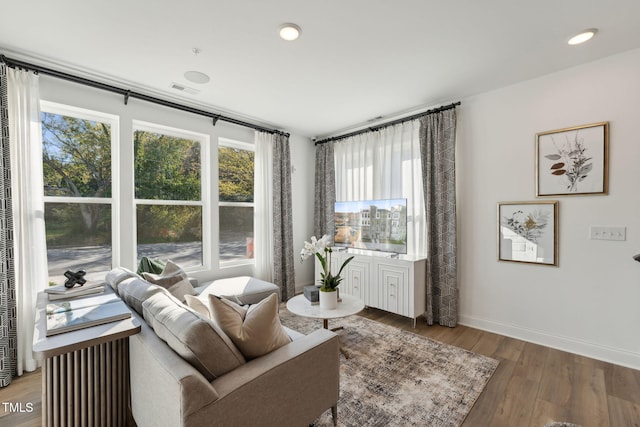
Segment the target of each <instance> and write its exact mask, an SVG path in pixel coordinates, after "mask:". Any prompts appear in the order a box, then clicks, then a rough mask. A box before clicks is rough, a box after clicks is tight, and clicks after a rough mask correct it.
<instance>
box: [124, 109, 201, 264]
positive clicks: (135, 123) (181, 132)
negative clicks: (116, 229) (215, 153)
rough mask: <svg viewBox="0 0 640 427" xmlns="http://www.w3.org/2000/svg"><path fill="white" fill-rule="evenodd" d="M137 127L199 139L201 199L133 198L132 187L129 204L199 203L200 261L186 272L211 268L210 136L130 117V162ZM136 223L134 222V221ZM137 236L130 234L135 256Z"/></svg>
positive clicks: (133, 158) (133, 177)
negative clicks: (200, 230) (200, 210)
mask: <svg viewBox="0 0 640 427" xmlns="http://www.w3.org/2000/svg"><path fill="white" fill-rule="evenodd" d="M136 131H143V132H151V133H160V134H164V135H167V136H172V137H175V138H182V139H189V140H192V141H197V142H199V143H200V200H199V201H194V200H156V199H153V200H149V199H136V198H135V190H132V192H131V194H132V195H133V201H132V204H133V206H134V212H135V211H136V208H137V206H138V205H171V206H201V207H202V265H201V266H192V267H187V268H185V270H186V271H188V272H194V271H200V270H211V268H212V260H211V254H212V246H213V242H212V240H213V239H212V238H211V219H210V218H211V200H210V197H209V194H211V166H210V162H209V159H210V147H211V138H210V136H209V135H206V134H203V133H198V132H193V131H189V130H185V129H178V128H174V127H170V126H165V125H161V124H157V123H151V122H145V121H141V120H132V121H131V164H132V166H133V164H134V162H135V154H134V146H133V145H134V144H133V140H134V138H133V134H134V132H136ZM134 175H135V172H133V173H132V180H131V185H132V186H134V187H135V176H134ZM136 227H137V224H136ZM137 248H138V237H137V233H136V234H134V236H133V252H134V254H135V258H136V259H137V258H138V249H137Z"/></svg>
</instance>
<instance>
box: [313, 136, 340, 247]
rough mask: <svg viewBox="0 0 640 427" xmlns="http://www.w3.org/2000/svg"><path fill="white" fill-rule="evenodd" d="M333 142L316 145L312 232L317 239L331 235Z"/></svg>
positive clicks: (333, 201)
mask: <svg viewBox="0 0 640 427" xmlns="http://www.w3.org/2000/svg"><path fill="white" fill-rule="evenodd" d="M335 163H336V162H335V158H334V157H333V143H332V142H328V143H325V144H318V145H316V181H315V192H316V194H315V202H314V211H315V215H314V217H313V220H314V221H313V234H314V235H315V236H316V237H317V238H318V239H319V238H320V237H322V236H323V235H325V234H328V235H329V236H332V237H333V232H334V222H335V219H334V215H333V209H334V204H335V202H336V170H335Z"/></svg>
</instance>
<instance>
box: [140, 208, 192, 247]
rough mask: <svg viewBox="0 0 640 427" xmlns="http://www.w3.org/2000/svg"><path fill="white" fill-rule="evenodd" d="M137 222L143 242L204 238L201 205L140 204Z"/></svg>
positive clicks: (184, 240)
mask: <svg viewBox="0 0 640 427" xmlns="http://www.w3.org/2000/svg"><path fill="white" fill-rule="evenodd" d="M136 224H137V228H138V243H141V244H144V243H160V242H193V241H200V240H202V209H201V208H200V207H199V206H174V205H171V206H169V205H139V206H138V208H137V210H136Z"/></svg>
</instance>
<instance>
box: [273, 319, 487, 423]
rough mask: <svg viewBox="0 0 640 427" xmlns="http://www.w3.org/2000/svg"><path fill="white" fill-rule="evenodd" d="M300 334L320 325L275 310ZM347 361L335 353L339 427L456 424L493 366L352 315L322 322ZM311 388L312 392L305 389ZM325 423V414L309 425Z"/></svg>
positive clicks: (478, 357)
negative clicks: (334, 335)
mask: <svg viewBox="0 0 640 427" xmlns="http://www.w3.org/2000/svg"><path fill="white" fill-rule="evenodd" d="M280 318H281V320H282V323H283V324H284V325H285V326H288V327H290V328H291V329H295V330H297V331H299V332H302V333H305V334H306V333H309V332H311V331H313V330H315V329H319V328H321V327H322V320H316V319H309V318H304V317H300V316H296V315H293V314H291V313H289V312H288V311H287V309H286V308H284V307H283V308H281V310H280ZM336 326H343V327H344V329H343V330H340V331H337V333H338V335H339V336H340V341H341V344H342V346H343V348H344V350H345V352H346V353H347V354H348V355H349V358H345V357H344V356H343V355H341V356H340V400H339V401H338V425H340V426H410V425H414V426H429V427H441V426H442V427H444V426H460V425H461V424H462V422H463V421H464V419H465V417H466V416H467V414H468V413H469V411H471V408H472V407H473V404H474V403H475V401H476V399H477V398H478V396H479V395H480V393H481V392H482V390H483V389H484V387H485V385H486V384H487V382H488V381H489V378H491V375H492V374H493V372H494V371H495V369H496V367H497V366H498V361H497V360H494V359H491V358H489V357H485V356H482V355H479V354H475V353H472V352H469V351H466V350H464V349H461V348H458V347H454V346H451V345H447V344H443V343H440V342H438V341H434V340H432V339H429V338H425V337H422V336H420V335H417V334H414V333H411V332H406V331H403V330H401V329H398V328H394V327H392V326H388V325H384V324H382V323H379V322H376V321H373V320H369V319H366V318H363V317H360V316H350V317H347V318H343V319H338V320H331V321H329V327H330V328H332V327H336ZM310 390H313V387H310ZM315 425H316V426H332V425H333V420H332V418H331V411H326V412H325V413H324V414H323V415H322V416H321V417H320V418H319V419H318V420H316V422H315Z"/></svg>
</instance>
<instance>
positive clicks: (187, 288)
mask: <svg viewBox="0 0 640 427" xmlns="http://www.w3.org/2000/svg"><path fill="white" fill-rule="evenodd" d="M142 276H143V277H144V278H145V279H146V280H147V281H149V282H151V283H153V284H154V285H158V286H162V287H163V288H165V289H166V290H168V291H169V293H170V294H171V295H173V296H174V297H176V298H178V299H179V300H180V302H184V301H185V298H184V297H185V295H196V291H195V290H194V289H193V286H192V285H191V282H189V276H187V273H185V272H184V271H182V269H181V268H180V267H178V265H177V264H176V263H174V262H173V261H167V265H165V267H164V270H162V273H161V274H153V273H142Z"/></svg>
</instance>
